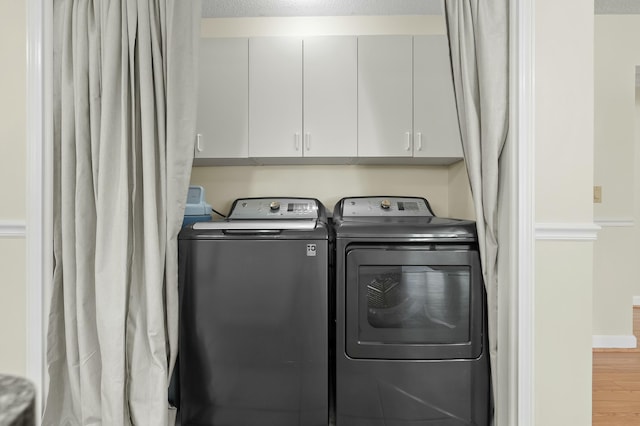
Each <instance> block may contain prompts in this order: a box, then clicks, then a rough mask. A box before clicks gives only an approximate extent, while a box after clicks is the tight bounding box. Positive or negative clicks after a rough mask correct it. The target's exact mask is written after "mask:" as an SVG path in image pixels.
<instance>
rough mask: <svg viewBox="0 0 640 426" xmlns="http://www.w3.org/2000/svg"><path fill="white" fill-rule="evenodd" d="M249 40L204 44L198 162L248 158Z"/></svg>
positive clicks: (209, 40) (213, 40) (210, 40)
mask: <svg viewBox="0 0 640 426" xmlns="http://www.w3.org/2000/svg"><path fill="white" fill-rule="evenodd" d="M248 73H249V66H248V39H246V38H244V39H243V38H203V39H201V40H200V65H199V87H200V89H199V93H198V122H197V132H198V143H197V144H196V145H197V146H196V152H195V156H196V158H247V156H248V148H249V134H248V133H249V122H248V117H249V86H248V80H249V79H248Z"/></svg>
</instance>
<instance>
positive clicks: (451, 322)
mask: <svg viewBox="0 0 640 426" xmlns="http://www.w3.org/2000/svg"><path fill="white" fill-rule="evenodd" d="M359 274H360V278H359V282H360V283H361V285H362V286H366V305H367V310H366V315H367V326H366V327H362V328H361V329H360V338H361V340H370V341H371V340H373V341H385V342H388V343H409V342H414V343H467V342H469V340H470V337H469V311H470V309H469V308H470V305H469V303H470V300H471V292H470V284H471V274H470V267H469V266H450V265H446V266H361V267H360V271H359ZM363 290H364V289H363Z"/></svg>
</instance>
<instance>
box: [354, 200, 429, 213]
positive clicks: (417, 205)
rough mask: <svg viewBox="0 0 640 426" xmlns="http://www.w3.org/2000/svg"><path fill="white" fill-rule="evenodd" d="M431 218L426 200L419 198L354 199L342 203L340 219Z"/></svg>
mask: <svg viewBox="0 0 640 426" xmlns="http://www.w3.org/2000/svg"><path fill="white" fill-rule="evenodd" d="M358 216H362V217H371V216H394V217H395V216H433V212H432V211H431V209H430V208H429V205H428V204H427V200H425V199H424V198H419V197H354V198H345V199H344V202H343V203H342V217H358Z"/></svg>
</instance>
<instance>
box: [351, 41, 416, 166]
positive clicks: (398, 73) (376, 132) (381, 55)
mask: <svg viewBox="0 0 640 426" xmlns="http://www.w3.org/2000/svg"><path fill="white" fill-rule="evenodd" d="M412 71H413V67H412V37H411V36H364V37H358V156H359V157H382V156H385V157H411V156H412V129H413V123H412V122H413V113H412V111H413V100H412V96H413V84H412Z"/></svg>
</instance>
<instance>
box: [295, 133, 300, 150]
mask: <svg viewBox="0 0 640 426" xmlns="http://www.w3.org/2000/svg"><path fill="white" fill-rule="evenodd" d="M294 146H295V148H296V151H300V133H298V132H296V133H295V134H294Z"/></svg>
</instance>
